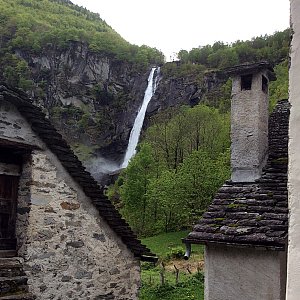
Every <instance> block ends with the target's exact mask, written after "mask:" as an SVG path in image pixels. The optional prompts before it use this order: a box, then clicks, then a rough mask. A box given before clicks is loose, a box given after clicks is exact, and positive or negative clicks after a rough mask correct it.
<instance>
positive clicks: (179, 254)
mask: <svg viewBox="0 0 300 300" xmlns="http://www.w3.org/2000/svg"><path fill="white" fill-rule="evenodd" d="M184 254H185V251H184V249H183V248H182V247H180V246H178V247H174V248H171V249H170V251H169V252H167V254H166V259H167V260H171V259H180V258H183V257H184Z"/></svg>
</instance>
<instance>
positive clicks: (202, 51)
mask: <svg viewBox="0 0 300 300" xmlns="http://www.w3.org/2000/svg"><path fill="white" fill-rule="evenodd" d="M289 42H290V29H286V30H284V31H282V32H275V33H274V34H273V35H264V36H259V37H255V38H252V39H251V40H247V41H239V40H238V41H236V42H234V43H232V44H224V43H223V42H215V43H214V44H213V45H206V46H200V47H198V48H193V49H192V50H190V51H186V50H181V51H179V53H178V59H179V60H180V61H181V62H182V63H184V64H186V63H189V64H199V65H202V66H205V67H206V68H213V69H214V68H217V69H220V68H226V67H230V66H233V65H237V64H241V63H245V62H257V61H260V60H268V61H269V62H271V63H273V64H277V63H279V62H280V61H282V60H284V59H287V57H288V53H289Z"/></svg>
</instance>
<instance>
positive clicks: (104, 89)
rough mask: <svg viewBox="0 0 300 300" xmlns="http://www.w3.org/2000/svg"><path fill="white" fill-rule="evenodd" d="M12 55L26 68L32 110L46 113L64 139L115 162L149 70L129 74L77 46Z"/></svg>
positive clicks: (111, 61) (130, 67) (130, 69)
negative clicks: (29, 75)
mask: <svg viewBox="0 0 300 300" xmlns="http://www.w3.org/2000/svg"><path fill="white" fill-rule="evenodd" d="M16 54H17V55H18V56H19V57H21V58H23V59H24V60H26V61H27V63H28V65H29V67H30V70H31V73H32V80H33V82H34V88H33V89H32V91H31V94H32V96H33V97H34V98H35V99H37V100H36V105H38V106H42V107H43V108H44V109H45V112H46V113H47V114H48V115H49V117H50V118H51V119H52V121H53V122H54V123H55V125H56V126H57V127H58V129H59V130H60V131H61V132H62V134H63V135H64V136H65V138H66V139H67V140H68V141H69V142H70V143H71V144H73V145H74V144H81V143H83V144H85V145H87V146H94V149H96V148H99V149H101V150H99V151H101V152H102V153H103V155H104V156H108V157H110V158H114V159H115V160H120V159H121V156H122V155H123V153H124V151H125V149H126V145H127V140H128V136H129V133H130V129H131V127H132V125H133V122H134V119H135V115H136V113H137V111H138V108H139V106H140V104H141V101H142V100H143V94H144V90H145V89H146V86H147V78H148V72H149V71H148V70H145V71H144V72H141V71H137V70H134V66H133V65H130V64H129V63H125V62H121V61H116V60H114V59H112V58H109V57H107V56H102V55H100V54H96V53H93V52H91V51H89V49H88V46H87V45H86V44H83V43H78V42H71V43H69V45H68V47H67V48H65V49H63V50H58V49H53V48H51V47H49V48H48V49H46V50H43V52H41V53H39V54H32V53H26V52H24V51H16Z"/></svg>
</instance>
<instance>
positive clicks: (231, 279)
mask: <svg viewBox="0 0 300 300" xmlns="http://www.w3.org/2000/svg"><path fill="white" fill-rule="evenodd" d="M285 264H286V253H285V252H283V251H282V252H280V251H266V250H259V249H254V248H253V249H249V248H234V247H230V246H225V245H224V246H214V245H208V246H206V248H205V300H237V299H243V300H284V299H285V277H286V271H285V270H286V267H285Z"/></svg>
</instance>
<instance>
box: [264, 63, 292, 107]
mask: <svg viewBox="0 0 300 300" xmlns="http://www.w3.org/2000/svg"><path fill="white" fill-rule="evenodd" d="M274 70H275V74H276V77H277V79H276V80H275V81H271V83H270V86H269V92H270V106H271V110H272V108H273V107H274V106H275V104H276V102H277V101H278V100H281V99H288V97H289V90H288V89H289V71H288V61H287V60H285V61H283V62H282V63H280V64H278V65H277V66H276V67H275V68H274Z"/></svg>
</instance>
